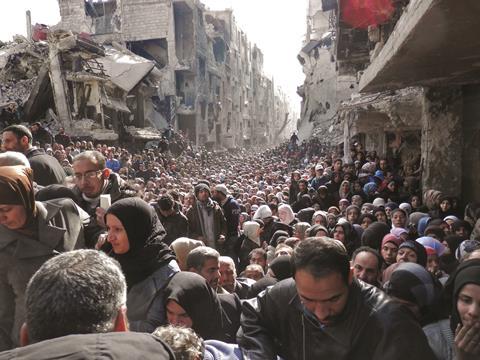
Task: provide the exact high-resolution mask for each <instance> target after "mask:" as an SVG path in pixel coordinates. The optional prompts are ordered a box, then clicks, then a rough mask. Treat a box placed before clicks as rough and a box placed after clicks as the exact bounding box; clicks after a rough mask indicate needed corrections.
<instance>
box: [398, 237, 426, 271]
mask: <svg viewBox="0 0 480 360" xmlns="http://www.w3.org/2000/svg"><path fill="white" fill-rule="evenodd" d="M403 248H408V249H410V250H413V251H415V254H417V264H419V265H422V266H423V267H426V266H427V250H425V247H424V246H423V245H422V244H420V243H419V242H417V241H412V240H407V241H404V242H403V243H401V244H400V246H399V247H398V250H400V249H403Z"/></svg>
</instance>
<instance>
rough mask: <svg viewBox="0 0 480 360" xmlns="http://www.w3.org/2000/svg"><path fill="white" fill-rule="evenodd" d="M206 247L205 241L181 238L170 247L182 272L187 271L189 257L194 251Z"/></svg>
mask: <svg viewBox="0 0 480 360" xmlns="http://www.w3.org/2000/svg"><path fill="white" fill-rule="evenodd" d="M199 246H205V244H204V243H203V241H200V240H194V239H190V238H187V237H181V238H178V239H177V240H175V241H174V242H172V243H171V244H170V247H171V248H172V250H173V251H174V252H175V256H176V257H177V263H178V266H179V267H180V270H182V271H187V256H188V254H189V253H190V251H192V250H193V249H195V248H197V247H199Z"/></svg>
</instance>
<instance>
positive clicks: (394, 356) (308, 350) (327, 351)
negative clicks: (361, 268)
mask: <svg viewBox="0 0 480 360" xmlns="http://www.w3.org/2000/svg"><path fill="white" fill-rule="evenodd" d="M238 344H239V345H240V347H241V348H242V349H243V350H244V351H245V357H246V358H247V359H251V360H260V359H261V360H274V359H276V356H277V355H279V356H280V357H282V358H284V359H289V360H309V359H335V360H347V359H369V360H380V359H381V360H386V359H388V360H403V359H423V360H427V359H429V360H430V359H431V360H433V359H435V357H434V355H433V353H432V350H431V349H430V347H429V346H428V342H427V340H426V338H425V335H424V334H423V332H422V329H421V328H420V326H419V325H418V323H417V322H416V321H415V320H414V319H413V317H412V315H411V313H410V312H409V311H408V309H406V308H404V307H403V306H402V305H400V304H398V303H396V302H394V301H392V300H391V299H390V298H389V297H388V296H387V295H385V294H384V293H383V292H382V291H380V290H378V289H377V288H375V287H373V286H370V285H367V284H365V283H363V282H360V281H357V280H353V282H352V284H351V285H350V287H349V295H348V301H347V304H346V306H345V308H344V310H343V312H342V314H341V315H340V316H339V318H338V319H337V322H336V324H335V325H332V326H322V325H321V324H319V323H318V321H316V318H312V316H311V315H308V314H306V312H305V310H303V307H302V303H301V301H300V298H299V296H298V294H297V289H296V285H295V281H294V280H293V279H287V280H283V281H281V282H279V283H278V284H276V285H275V286H273V287H272V288H270V289H267V290H266V291H265V292H263V293H261V294H260V295H259V296H257V298H255V299H251V300H247V301H245V302H244V303H243V313H242V319H241V331H239V333H238Z"/></svg>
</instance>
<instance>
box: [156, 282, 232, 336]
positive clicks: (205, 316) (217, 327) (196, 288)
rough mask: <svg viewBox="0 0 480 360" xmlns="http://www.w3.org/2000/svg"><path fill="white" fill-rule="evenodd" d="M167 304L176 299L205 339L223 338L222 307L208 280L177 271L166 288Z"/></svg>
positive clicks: (196, 330)
mask: <svg viewBox="0 0 480 360" xmlns="http://www.w3.org/2000/svg"><path fill="white" fill-rule="evenodd" d="M165 299H166V301H165V304H166V303H167V301H168V300H174V301H175V302H176V303H177V304H178V305H180V306H181V307H182V308H183V309H184V310H185V311H186V313H187V314H188V316H189V317H190V318H191V319H192V323H193V324H192V328H193V330H194V331H195V332H196V333H197V334H198V335H200V336H201V337H202V338H203V339H205V340H209V339H216V340H221V339H223V337H222V336H223V330H222V308H221V306H220V302H219V300H218V297H217V294H216V293H215V292H214V291H213V289H212V288H211V287H210V286H209V285H208V283H207V281H206V280H205V279H204V278H203V277H201V276H200V275H197V274H195V273H191V272H179V273H176V274H175V275H174V276H173V277H172V279H171V280H170V282H169V283H168V285H167V287H166V288H165Z"/></svg>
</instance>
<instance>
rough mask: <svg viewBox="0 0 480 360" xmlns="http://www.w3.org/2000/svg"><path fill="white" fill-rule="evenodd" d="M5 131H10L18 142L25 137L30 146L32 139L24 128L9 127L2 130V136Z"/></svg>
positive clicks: (30, 133) (18, 126)
mask: <svg viewBox="0 0 480 360" xmlns="http://www.w3.org/2000/svg"><path fill="white" fill-rule="evenodd" d="M5 131H10V132H12V133H14V134H15V136H16V137H17V139H18V140H20V139H21V138H22V137H23V136H26V137H27V138H28V143H29V144H32V139H33V136H32V132H31V131H30V130H29V129H28V128H27V127H26V126H23V125H10V126H7V127H6V128H5V129H3V130H2V134H3V133H4V132H5Z"/></svg>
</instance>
